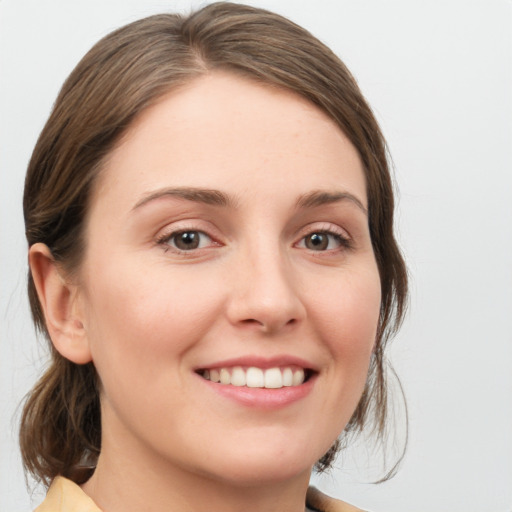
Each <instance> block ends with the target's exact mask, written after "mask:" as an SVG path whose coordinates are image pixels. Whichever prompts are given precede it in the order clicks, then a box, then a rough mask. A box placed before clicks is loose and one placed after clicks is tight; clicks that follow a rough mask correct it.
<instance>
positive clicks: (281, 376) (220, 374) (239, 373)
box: [202, 366, 305, 389]
mask: <svg viewBox="0 0 512 512" xmlns="http://www.w3.org/2000/svg"><path fill="white" fill-rule="evenodd" d="M202 376H203V378H205V379H206V380H210V381H212V382H219V383H220V384H223V385H228V384H231V385H232V386H238V387H240V386H246V387H248V388H266V389H279V388H282V387H284V386H286V387H289V386H300V385H301V384H302V383H303V382H304V379H305V374H304V370H303V369H302V368H296V367H295V368H290V367H284V368H277V367H276V368H268V369H267V370H262V369H261V368H256V367H255V366H251V367H250V368H247V369H246V370H244V369H243V368H242V367H241V366H235V367H233V368H219V369H211V370H204V372H203V373H202Z"/></svg>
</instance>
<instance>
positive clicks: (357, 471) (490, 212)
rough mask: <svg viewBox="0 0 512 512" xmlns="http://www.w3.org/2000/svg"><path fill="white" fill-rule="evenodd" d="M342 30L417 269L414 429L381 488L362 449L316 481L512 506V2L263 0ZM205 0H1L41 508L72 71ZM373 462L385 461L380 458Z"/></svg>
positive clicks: (1, 459)
mask: <svg viewBox="0 0 512 512" xmlns="http://www.w3.org/2000/svg"><path fill="white" fill-rule="evenodd" d="M252 3H253V4H255V5H259V6H263V7H267V8H270V9H272V10H275V11H277V12H280V13H282V14H285V15H287V16H289V17H291V18H292V19H294V20H295V21H297V22H298V23H300V24H302V25H303V26H305V27H306V28H308V29H309V30H311V31H312V32H313V33H314V34H315V35H317V36H318V37H320V38H321V39H322V40H323V41H325V42H326V43H327V44H328V45H330V46H331V47H332V48H333V49H334V50H335V51H336V52H337V53H338V54H339V55H340V56H341V57H342V59H343V60H344V61H345V62H346V64H347V65H348V66H349V68H350V69H351V70H352V71H353V73H354V74H355V76H356V77H357V78H358V80H359V82H360V85H361V87H362V89H363V91H364V92H365V94H366V95H367V97H368V99H369V101H370V103H371V104H372V105H373V107H374V109H375V112H376V115H377V117H378V119H379V121H380V123H381V125H382V127H383V130H384V133H385V135H386V137H387V139H388V142H389V145H390V149H391V152H392V155H393V158H394V163H395V167H396V178H397V182H398V184H399V187H400V201H399V205H398V207H399V215H398V225H397V227H398V230H399V238H400V240H401V243H402V246H403V248H404V251H405V254H406V257H407V260H408V264H409V267H410V271H411V278H412V279H411V280H412V298H411V308H410V315H409V318H408V321H407V322H406V324H405V326H404V329H403V330H402V332H401V334H400V335H399V337H398V338H397V339H396V341H395V342H394V347H393V358H394V361H395V366H396V368H397V370H398V372H399V374H400V376H401V378H402V382H403V384H404V387H405V389H406V393H407V396H408V401H409V413H410V444H409V450H408V452H407V456H406V459H405V461H404V463H403V466H402V468H401V471H400V472H399V474H398V475H397V476H396V477H395V478H394V479H393V480H391V481H389V482H387V483H384V484H381V485H371V484H368V483H366V482H367V481H368V480H370V479H372V478H375V476H376V475H377V474H378V473H376V471H375V466H376V465H377V462H376V461H377V458H376V456H374V455H373V454H372V453H371V452H369V450H368V449H365V448H364V447H362V448H359V449H356V450H355V451H353V452H352V453H351V454H350V455H349V456H347V457H345V462H344V463H342V462H341V461H340V462H339V463H338V466H339V468H338V469H337V470H336V471H334V473H333V474H332V475H331V476H327V477H323V478H320V479H317V478H315V482H316V483H317V485H319V486H320V487H321V488H323V489H324V490H326V491H328V492H329V493H331V494H332V495H334V496H337V497H343V498H344V499H345V500H347V501H351V502H353V503H354V504H356V505H359V506H360V507H362V508H365V509H369V510H373V511H375V512H381V511H382V512H385V511H390V512H391V511H393V512H402V511H403V512H415V511H417V512H424V511H427V510H428V511H434V512H443V511H446V512H459V511H460V512H462V511H464V512H472V511H475V512H476V511H478V512H501V511H503V512H505V511H508V512H510V511H511V510H512V204H511V203H512V202H511V195H512V165H511V164H512V100H511V91H512V35H511V34H512V2H511V1H510V0H430V1H420V0H340V1H337V2H335V1H319V0H317V1H315V2H312V1H311V0H274V1H270V0H268V1H265V0H261V1H260V0H256V1H253V2H252ZM194 5H199V3H198V2H195V1H193V0H187V1H186V0H183V1H173V0H167V1H157V0H115V1H114V0H109V1H105V0H87V1H82V2H78V1H70V0H60V1H59V0H46V1H41V0H0V144H1V152H0V180H1V184H0V215H1V217H0V218H1V223H0V229H1V231H0V272H1V277H0V293H1V295H0V336H1V340H0V390H1V392H0V510H1V511H2V512H20V511H28V510H30V509H31V507H33V506H34V505H35V504H36V502H37V501H38V500H39V499H40V494H38V493H37V492H35V493H34V494H33V495H32V497H33V502H31V498H30V494H29V493H28V492H27V490H26V487H25V481H24V477H23V473H22V470H21V466H20V460H19V454H18V451H17V445H16V428H15V424H16V414H17V412H19V411H18V409H17V407H18V404H19V402H20V400H21V399H22V397H23V395H24V393H26V392H27V391H28V389H29V388H30V386H31V384H32V383H33V381H34V379H35V377H36V375H37V373H38V370H39V369H40V368H41V365H42V363H43V361H44V350H43V349H42V348H41V345H40V344H38V342H37V341H36V339H35V336H34V334H33V330H32V327H31V322H30V316H29V313H28V307H27V302H26V299H25V270H26V268H25V267H26V265H25V261H26V256H25V254H26V248H25V241H24V237H23V222H22V213H21V197H22V188H23V178H24V172H25V168H26V164H27V161H28V159H29V156H30V152H31V149H32V148H33V146H34V143H35V141H36V137H37V135H38V133H39V131H40V130H41V128H42V126H43V123H44V121H45V119H46V117H47V115H48V113H49V110H50V107H51V105H52V102H53V100H54V98H55V96H56V94H57V91H58V89H59V87H60V85H61V83H62V82H63V80H64V78H65V77H66V76H67V74H68V73H69V72H70V71H71V69H72V67H73V66H74V65H75V64H76V62H77V61H78V60H79V58H80V57H81V56H82V55H83V54H84V53H85V52H86V51H87V50H88V48H89V47H90V46H91V45H92V44H93V43H94V42H95V41H96V40H97V39H99V38H100V37H101V36H103V35H104V34H106V33H107V32H109V31H111V30H112V29H114V28H116V27H118V26H119V25H121V24H124V23H126V22H129V21H132V20H133V19H136V18H138V17H142V16H145V15H148V14H152V13H155V12H160V11H173V10H185V11H188V10H189V8H190V6H194ZM367 466H369V467H370V468H371V469H367Z"/></svg>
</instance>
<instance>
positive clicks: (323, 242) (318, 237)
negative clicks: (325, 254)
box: [306, 233, 328, 250]
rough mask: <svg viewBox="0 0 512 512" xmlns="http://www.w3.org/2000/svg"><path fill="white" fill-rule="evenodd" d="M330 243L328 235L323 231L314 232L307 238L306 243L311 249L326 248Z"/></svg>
mask: <svg viewBox="0 0 512 512" xmlns="http://www.w3.org/2000/svg"><path fill="white" fill-rule="evenodd" d="M327 244H328V239H327V237H326V236H325V235H324V234H322V233H313V234H312V235H310V236H309V237H308V239H307V242H306V245H307V246H308V248H309V249H315V250H318V249H326V248H327Z"/></svg>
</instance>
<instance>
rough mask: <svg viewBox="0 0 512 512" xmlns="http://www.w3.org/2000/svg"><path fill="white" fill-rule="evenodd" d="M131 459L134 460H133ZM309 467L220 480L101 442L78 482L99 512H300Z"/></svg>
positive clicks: (302, 510)
mask: <svg viewBox="0 0 512 512" xmlns="http://www.w3.org/2000/svg"><path fill="white" fill-rule="evenodd" d="M134 461H137V462H136V463H135V462H134ZM310 473H311V471H310V470H309V469H308V470H305V471H303V472H302V473H299V474H297V475H293V476H291V477H287V478H283V479H282V480H277V479H276V478H275V477H274V476H272V477H271V478H261V479H259V480H256V481H244V480H241V481H240V480H237V479H236V478H235V479H233V478H231V479H222V478H216V477H211V476H209V475H205V474H198V473H196V472H194V471H191V470H189V469H187V468H183V467H176V466H175V465H173V464H169V463H167V462H166V461H161V460H158V458H154V459H153V460H148V459H147V458H146V459H143V458H141V457H139V456H138V454H137V453H134V452H133V450H131V451H126V450H122V451H120V452H117V453H110V450H109V448H108V446H105V445H104V446H103V448H102V454H101V455H100V458H99V461H98V465H97V467H96V470H95V472H94V474H93V476H92V477H91V478H90V479H89V480H88V481H87V482H86V483H85V484H84V485H83V486H82V489H83V490H84V492H85V493H86V494H87V495H89V496H90V497H91V498H92V500H93V501H94V502H95V503H96V504H97V505H98V507H99V508H100V509H101V510H102V511H103V512H121V511H122V512H135V511H137V512H139V511H140V510H145V511H147V512H163V511H165V512H169V511H173V510H176V511H180V512H204V511H205V510H215V511H216V512H239V511H240V510H243V511H244V512H271V511H279V512H304V509H305V500H306V491H307V488H308V484H309V477H310Z"/></svg>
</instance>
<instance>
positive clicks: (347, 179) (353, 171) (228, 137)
mask: <svg viewBox="0 0 512 512" xmlns="http://www.w3.org/2000/svg"><path fill="white" fill-rule="evenodd" d="M262 180H263V181H264V182H265V183H262ZM320 182H322V184H321V185H322V188H326V187H327V188H328V187H330V186H331V187H336V188H340V187H341V188H350V189H352V191H353V192H356V193H358V194H359V196H360V198H361V201H362V203H363V204H365V205H366V186H365V178H364V172H363V168H362V165H361V161H360V158H359V155H358V153H357V151H356V150H355V148H354V147H353V145H352V144H351V143H350V141H349V140H348V139H347V137H346V136H345V135H344V133H343V132H342V131H341V129H340V128H339V127H338V126H337V125H336V123H335V122H334V121H333V120H332V119H331V118H329V117H328V116H327V115H326V114H325V113H324V112H323V111H321V110H320V109H319V108H318V107H316V106H315V105H313V104H312V103H310V102H309V101H307V100H306V99H304V98H302V97H301V96H299V95H298V94H295V93H293V92H290V91H288V90H283V89H280V88H277V87H272V86H269V85H266V84H260V83H257V82H255V81H252V80H248V79H245V78H241V77H238V76H235V75H232V74H229V73H219V72H215V73H211V74H209V75H205V76H201V77H199V78H197V79H195V80H194V81H192V82H191V83H189V84H187V85H186V86H182V87H180V88H178V89H176V90H174V91H172V92H170V93H168V94H167V95H165V96H164V97H162V98H161V99H160V100H159V101H158V102H157V103H156V104H155V105H153V106H152V107H150V108H148V109H146V110H145V111H144V112H143V113H142V114H141V115H140V116H139V117H138V118H137V119H136V121H135V122H134V123H133V124H132V126H131V127H130V128H129V129H128V130H127V132H126V134H125V135H124V137H123V138H122V140H121V142H120V143H119V144H118V146H117V147H116V148H115V150H114V151H113V152H112V154H111V155H110V157H109V159H108V161H107V164H106V166H105V168H104V170H103V172H102V175H101V178H100V181H99V183H98V187H97V189H96V194H95V195H96V199H99V198H100V197H101V196H102V195H103V194H105V193H106V192H107V191H108V193H109V194H112V191H116V190H117V191H118V192H119V194H124V195H125V196H126V197H128V196H131V197H130V201H132V202H133V201H134V200H135V199H136V198H135V197H134V196H135V195H136V194H140V192H141V190H142V189H145V190H152V189H156V188H158V187H162V186H182V185H186V186H191V187H194V186H198V187H210V188H222V189H225V190H226V191H227V192H228V193H229V192H230V189H233V193H234V194H235V195H236V194H237V193H238V192H240V191H250V190H252V189H253V187H254V186H256V185H258V186H262V185H266V186H267V187H268V189H269V192H270V191H271V190H272V189H274V190H275V189H279V188H280V187H287V188H290V187H291V188H296V189H297V193H304V192H307V190H309V189H312V188H318V186H319V185H320Z"/></svg>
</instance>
